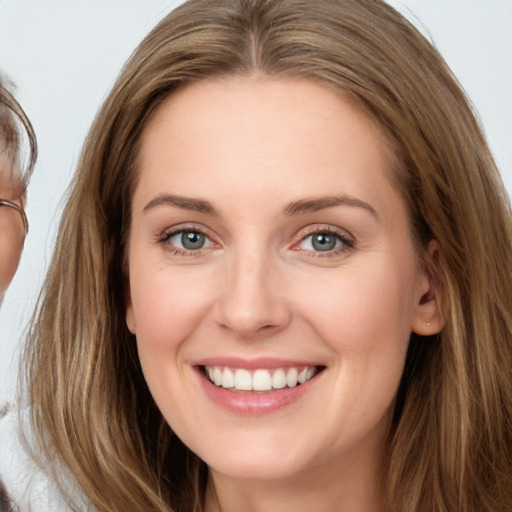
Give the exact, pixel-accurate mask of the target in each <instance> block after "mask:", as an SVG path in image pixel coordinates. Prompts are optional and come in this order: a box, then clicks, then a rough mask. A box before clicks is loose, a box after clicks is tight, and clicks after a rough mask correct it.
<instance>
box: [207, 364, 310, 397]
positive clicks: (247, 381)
mask: <svg viewBox="0 0 512 512" xmlns="http://www.w3.org/2000/svg"><path fill="white" fill-rule="evenodd" d="M205 372H206V374H207V376H208V378H209V379H210V381H211V382H213V383H214V384H215V385H216V386H218V387H221V386H222V387H223V388H226V389H236V390H238V391H270V390H271V389H283V388H285V387H287V386H288V387H289V388H293V387H295V386H297V385H299V384H304V383H305V382H307V381H308V380H310V379H311V378H313V377H314V376H315V375H316V373H317V369H316V367H314V366H306V367H301V368H296V367H292V368H287V369H285V368H276V369H275V370H266V369H258V370H255V371H254V372H252V373H251V372H250V371H249V370H246V369H245V368H238V369H231V368H228V367H221V366H206V367H205Z"/></svg>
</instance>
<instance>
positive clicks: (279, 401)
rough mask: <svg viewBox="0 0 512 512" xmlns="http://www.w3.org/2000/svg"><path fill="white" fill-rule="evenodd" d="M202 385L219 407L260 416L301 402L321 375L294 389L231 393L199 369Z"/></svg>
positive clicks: (318, 374)
mask: <svg viewBox="0 0 512 512" xmlns="http://www.w3.org/2000/svg"><path fill="white" fill-rule="evenodd" d="M197 373H198V374H199V378H200V380H201V385H202V386H203V389H204V391H205V393H206V395H207V396H208V397H209V398H210V400H212V401H213V402H214V403H216V404H217V405H220V406H221V407H223V408H224V409H227V410H228V411H231V412H234V413H237V414H246V415H252V416H259V415H264V414H270V413H273V412H275V411H278V410H280V409H283V408H285V407H287V406H288V405H291V404H293V403H295V402H297V401H298V400H300V399H301V398H302V397H303V396H304V395H305V394H306V393H307V392H308V391H310V390H311V389H312V388H313V387H314V386H315V383H316V381H317V380H318V378H320V376H321V374H322V373H323V371H322V372H320V373H317V374H316V375H315V376H314V377H313V378H312V379H311V380H308V381H307V382H305V383H304V384H300V385H299V386H296V387H294V388H284V389H277V390H274V391H268V392H251V391H243V392H237V391H230V390H227V389H225V388H223V387H221V386H216V385H215V384H213V383H212V382H210V381H209V380H208V379H207V378H206V376H205V375H204V373H203V371H202V370H201V369H199V368H198V372H197Z"/></svg>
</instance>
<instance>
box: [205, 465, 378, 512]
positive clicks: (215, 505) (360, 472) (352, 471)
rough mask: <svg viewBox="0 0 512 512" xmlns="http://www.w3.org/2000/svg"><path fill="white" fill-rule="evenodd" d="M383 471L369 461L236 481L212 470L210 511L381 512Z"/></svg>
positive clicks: (207, 504)
mask: <svg viewBox="0 0 512 512" xmlns="http://www.w3.org/2000/svg"><path fill="white" fill-rule="evenodd" d="M373 462H375V461H373ZM378 467H379V464H375V463H373V464H369V461H364V460H363V461H362V460H355V461H351V463H347V461H345V463H344V464H340V463H339V461H328V462H327V463H324V464H320V465H318V466H316V467H313V468H311V469H309V470H307V471H303V472H301V473H298V474H294V475H293V476H291V477H284V478H280V479H273V480H262V479H259V480H255V479H244V478H233V477H229V476H226V475H222V474H220V473H218V472H216V471H215V470H210V473H209V477H208V485H207V490H206V500H205V512H238V511H240V510H243V511H244V512H268V511H269V510H272V511H275V512H311V510H316V511H318V512H331V511H337V512H340V511H350V512H376V511H379V510H381V506H380V499H379V493H378V489H379V485H378V483H379V482H378V480H379V475H378Z"/></svg>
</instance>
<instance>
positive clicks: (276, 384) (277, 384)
mask: <svg viewBox="0 0 512 512" xmlns="http://www.w3.org/2000/svg"><path fill="white" fill-rule="evenodd" d="M285 386H286V374H285V373H284V370H283V369H282V368H278V369H277V370H276V371H275V372H274V375H272V387H273V388H274V389H283V388H284V387H285Z"/></svg>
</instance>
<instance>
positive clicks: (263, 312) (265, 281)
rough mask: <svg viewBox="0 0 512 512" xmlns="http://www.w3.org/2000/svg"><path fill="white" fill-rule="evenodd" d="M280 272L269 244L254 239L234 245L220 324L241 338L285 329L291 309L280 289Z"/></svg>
mask: <svg viewBox="0 0 512 512" xmlns="http://www.w3.org/2000/svg"><path fill="white" fill-rule="evenodd" d="M280 274H281V271H280V268H279V264H278V261H277V257H276V255H274V254H272V251H271V250H269V248H268V245H266V244H263V243H258V242H254V241H253V242H248V243H246V244H243V246H242V247H236V248H234V250H233V251H232V253H231V255H230V257H229V258H228V262H227V268H226V270H225V278H224V285H223V290H222V294H221V298H220V300H219V313H220V315H219V321H220V323H221V324H222V325H223V326H224V327H227V328H228V329H230V330H231V331H233V332H234V333H235V334H236V335H237V336H239V337H242V338H250V337H252V336H255V335H258V334H261V333H263V332H267V333H270V332H272V331H276V330H279V329H280V328H282V327H283V326H284V325H285V324H286V323H287V321H288V320H289V311H288V306H287V303H286V300H285V297H284V294H283V293H282V292H281V291H280V286H279V283H280V281H281V275H280Z"/></svg>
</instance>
